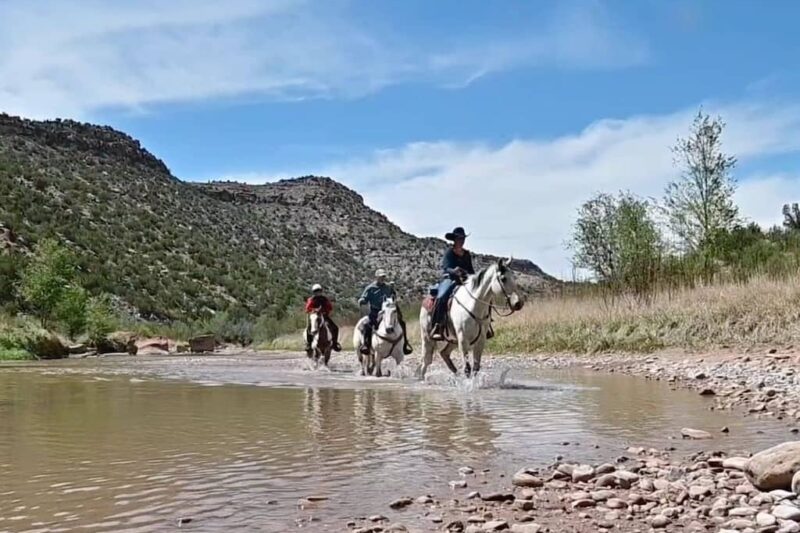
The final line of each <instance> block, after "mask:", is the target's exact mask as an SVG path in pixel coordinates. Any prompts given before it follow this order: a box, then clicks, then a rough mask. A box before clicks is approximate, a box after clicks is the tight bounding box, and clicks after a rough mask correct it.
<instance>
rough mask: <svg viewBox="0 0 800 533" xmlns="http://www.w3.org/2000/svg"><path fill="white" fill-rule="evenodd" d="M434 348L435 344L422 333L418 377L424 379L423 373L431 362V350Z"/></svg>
mask: <svg viewBox="0 0 800 533" xmlns="http://www.w3.org/2000/svg"><path fill="white" fill-rule="evenodd" d="M434 349H436V344H435V343H434V342H433V341H432V340H430V339H428V338H426V337H425V334H424V333H423V334H422V369H421V370H420V372H419V379H420V380H421V381H425V374H426V373H427V372H428V367H429V366H431V363H432V362H433V351H434Z"/></svg>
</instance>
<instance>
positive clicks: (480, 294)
mask: <svg viewBox="0 0 800 533" xmlns="http://www.w3.org/2000/svg"><path fill="white" fill-rule="evenodd" d="M510 265H511V259H507V260H506V259H500V260H498V261H497V263H493V264H492V265H490V266H489V267H487V268H485V269H483V270H481V271H480V272H478V273H477V274H474V275H471V276H469V277H468V278H467V280H466V282H464V284H463V285H460V286H458V287H456V290H455V291H454V293H453V304H452V306H451V308H450V310H449V311H448V312H447V315H446V316H447V318H446V326H445V328H444V331H445V332H446V335H445V338H446V340H444V341H438V342H437V341H435V340H433V339H431V337H430V329H431V328H430V325H431V316H430V314H429V313H428V310H427V309H425V307H424V306H423V307H422V308H421V309H420V313H419V324H420V332H421V335H422V354H423V363H422V370H421V372H420V378H421V379H425V373H426V372H427V370H428V367H429V366H430V364H431V363H432V362H433V352H434V351H438V352H439V355H441V356H442V359H443V360H444V362H445V364H446V365H447V368H449V369H450V371H451V372H453V374H457V373H458V370H457V369H456V367H455V365H454V364H453V360H452V359H451V358H450V354H451V353H452V351H453V350H454V349H455V348H456V345H457V346H458V349H459V351H460V352H461V355H462V356H463V358H464V374H465V375H466V376H467V377H469V376H470V375H474V374H477V373H478V372H479V371H480V369H481V356H482V355H483V349H484V346H485V345H486V333H487V332H488V331H489V325H490V321H491V316H492V309H493V308H495V307H497V306H495V300H497V299H499V300H500V301H501V302H502V303H501V305H500V306H499V307H504V308H506V309H507V310H508V314H511V313H514V312H516V311H519V310H520V309H522V306H523V304H524V301H523V299H522V297H521V296H520V295H519V293H518V289H517V282H516V279H515V277H514V272H513V271H512V270H511V267H510ZM443 305H446V303H444V304H443ZM437 349H438V350H437ZM470 354H471V355H472V360H471V361H470V357H469V356H470Z"/></svg>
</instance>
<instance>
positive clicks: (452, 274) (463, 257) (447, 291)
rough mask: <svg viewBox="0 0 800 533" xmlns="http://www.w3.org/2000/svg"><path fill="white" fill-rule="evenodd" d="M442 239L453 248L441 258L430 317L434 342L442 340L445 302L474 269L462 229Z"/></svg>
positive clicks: (445, 310) (455, 230) (445, 313)
mask: <svg viewBox="0 0 800 533" xmlns="http://www.w3.org/2000/svg"><path fill="white" fill-rule="evenodd" d="M444 238H445V239H446V240H448V241H451V242H452V243H453V246H451V247H450V248H448V249H447V251H445V253H444V257H443V258H442V280H441V281H440V282H439V287H438V290H437V293H436V305H435V307H434V310H433V317H432V322H433V329H432V330H431V338H432V339H434V340H444V329H445V327H444V326H445V322H446V318H447V302H448V300H449V299H450V295H451V294H453V291H454V290H455V288H456V286H457V285H459V284H461V283H463V282H464V281H465V280H466V279H467V275H469V274H474V273H475V268H474V267H473V266H472V255H470V253H469V250H466V249H465V248H464V241H466V239H467V234H466V232H465V231H464V228H461V227H458V228H455V229H454V230H453V231H452V232H450V233H447V234H446V235H445V236H444Z"/></svg>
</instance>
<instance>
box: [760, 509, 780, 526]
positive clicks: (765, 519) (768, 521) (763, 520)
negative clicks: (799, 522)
mask: <svg viewBox="0 0 800 533" xmlns="http://www.w3.org/2000/svg"><path fill="white" fill-rule="evenodd" d="M777 523H778V519H777V518H775V517H774V516H773V515H771V514H769V513H765V512H763V511H762V512H760V513H758V514H757V515H756V525H758V526H761V527H766V526H774V525H775V524H777Z"/></svg>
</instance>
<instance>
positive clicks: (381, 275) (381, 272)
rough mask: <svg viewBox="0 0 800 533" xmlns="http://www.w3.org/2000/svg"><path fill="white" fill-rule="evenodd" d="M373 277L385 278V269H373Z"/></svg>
mask: <svg viewBox="0 0 800 533" xmlns="http://www.w3.org/2000/svg"><path fill="white" fill-rule="evenodd" d="M375 277H376V278H385V277H386V271H385V270H384V269H382V268H379V269H378V270H376V271H375Z"/></svg>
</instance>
